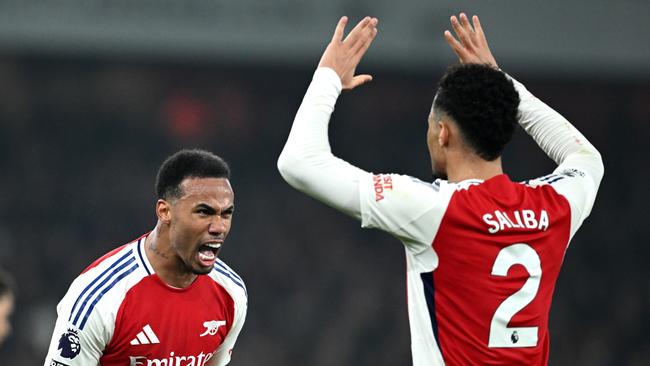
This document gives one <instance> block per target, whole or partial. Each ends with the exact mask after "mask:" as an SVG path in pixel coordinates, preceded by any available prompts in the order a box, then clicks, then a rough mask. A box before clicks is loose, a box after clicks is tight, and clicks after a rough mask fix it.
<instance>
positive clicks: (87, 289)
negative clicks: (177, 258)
mask: <svg viewBox="0 0 650 366" xmlns="http://www.w3.org/2000/svg"><path fill="white" fill-rule="evenodd" d="M143 250H144V237H141V238H139V239H137V240H135V241H133V242H131V243H128V244H125V245H122V246H120V247H118V248H116V249H114V250H111V251H110V252H108V253H106V254H105V255H103V256H102V257H100V258H99V259H97V260H96V261H94V262H93V263H92V264H91V265H90V266H88V267H87V268H86V269H85V270H84V271H83V272H82V273H81V274H80V275H79V276H78V277H77V278H76V279H75V280H74V281H73V282H72V284H71V285H70V288H69V290H68V292H67V294H66V295H65V296H64V298H63V300H62V301H61V303H60V305H61V310H62V311H64V312H66V313H68V315H69V320H70V322H71V323H72V325H73V326H76V327H78V328H80V329H81V328H83V326H84V325H85V322H86V321H87V319H88V318H89V317H90V316H91V314H93V313H102V314H107V311H108V313H112V312H114V311H117V308H119V306H120V304H121V301H122V300H123V299H124V296H125V294H126V292H127V291H128V290H129V289H130V288H132V287H133V286H134V285H136V284H137V283H139V282H140V281H141V280H142V279H143V278H145V277H147V276H149V275H151V273H153V272H152V269H151V267H150V264H149V263H148V262H146V260H145V259H144V252H143ZM100 300H101V301H100ZM98 308H101V310H99V311H98V310H97V309H98Z"/></svg>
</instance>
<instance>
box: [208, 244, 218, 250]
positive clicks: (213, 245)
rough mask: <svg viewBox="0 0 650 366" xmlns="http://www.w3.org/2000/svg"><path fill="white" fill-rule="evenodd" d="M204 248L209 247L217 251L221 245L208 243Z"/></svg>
mask: <svg viewBox="0 0 650 366" xmlns="http://www.w3.org/2000/svg"><path fill="white" fill-rule="evenodd" d="M206 246H208V247H210V248H212V249H219V248H221V244H220V243H217V244H212V243H209V244H206Z"/></svg>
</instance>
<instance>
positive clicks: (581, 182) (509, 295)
mask: <svg viewBox="0 0 650 366" xmlns="http://www.w3.org/2000/svg"><path fill="white" fill-rule="evenodd" d="M589 179H590V178H588V177H586V175H585V174H584V173H583V172H582V171H580V170H578V169H573V168H566V167H562V166H560V167H559V168H558V170H557V171H556V173H554V174H551V175H549V176H546V177H542V178H539V179H535V180H532V181H530V182H525V183H515V182H512V181H511V180H510V179H509V178H508V177H507V176H506V175H498V176H496V177H493V178H491V179H489V180H487V181H481V180H466V181H463V182H460V183H457V184H454V183H449V182H447V181H442V180H438V181H436V182H434V183H433V184H428V183H424V182H421V181H419V180H417V179H415V178H411V177H408V176H401V175H374V176H373V175H368V176H367V177H364V178H363V179H361V182H360V196H361V216H362V220H363V225H364V226H365V227H376V228H380V229H383V230H386V231H388V232H390V233H392V234H393V235H395V236H396V237H397V238H399V239H400V240H401V241H402V242H403V243H404V244H405V248H406V259H407V261H406V262H407V275H408V278H407V287H408V301H409V303H408V309H409V318H410V327H411V335H412V354H413V363H414V365H416V366H420V365H448V366H453V365H459V366H468V365H504V364H507V365H546V364H547V362H548V353H549V332H548V316H549V310H550V306H551V299H552V297H553V290H554V288H555V282H556V280H557V276H558V274H559V271H560V267H561V265H562V261H563V258H564V253H565V251H566V249H567V246H568V244H569V241H570V239H571V237H572V236H573V234H574V233H575V231H576V230H577V228H578V227H579V226H580V224H581V223H582V221H583V219H584V217H586V215H587V214H588V213H589V210H590V209H591V206H592V204H593V200H594V197H595V190H594V189H593V188H590V187H593V184H591V183H590V180H589Z"/></svg>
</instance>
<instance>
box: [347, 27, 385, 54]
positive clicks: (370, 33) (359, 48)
mask: <svg viewBox="0 0 650 366" xmlns="http://www.w3.org/2000/svg"><path fill="white" fill-rule="evenodd" d="M377 24H379V20H378V19H377V18H371V19H370V22H368V24H367V25H366V27H365V28H363V30H362V31H361V33H362V34H361V35H360V36H359V39H358V41H357V43H356V44H355V45H354V46H353V47H354V48H353V54H354V55H355V57H358V58H359V59H361V57H362V56H363V55H364V54H365V53H366V51H367V50H368V48H369V47H370V45H371V44H372V41H373V40H374V39H375V37H376V36H377Z"/></svg>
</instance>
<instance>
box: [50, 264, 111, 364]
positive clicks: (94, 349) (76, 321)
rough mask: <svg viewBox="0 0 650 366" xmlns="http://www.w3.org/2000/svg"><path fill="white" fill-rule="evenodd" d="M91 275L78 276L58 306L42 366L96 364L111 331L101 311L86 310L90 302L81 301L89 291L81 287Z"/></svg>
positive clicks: (85, 286) (89, 279)
mask: <svg viewBox="0 0 650 366" xmlns="http://www.w3.org/2000/svg"><path fill="white" fill-rule="evenodd" d="M94 278H95V277H94V276H90V275H88V272H86V273H84V274H82V275H81V276H79V277H77V279H75V280H74V281H73V282H72V285H70V288H69V290H68V292H67V293H66V294H65V296H64V297H63V299H61V301H60V302H59V304H58V305H57V308H56V310H57V320H56V324H55V326H54V331H53V333H52V340H51V341H50V347H49V349H48V352H47V356H46V357H45V363H44V365H45V366H61V365H67V366H88V365H93V366H94V365H98V364H99V359H100V358H101V356H102V352H103V350H104V347H105V345H106V344H107V343H108V341H109V340H110V332H109V330H108V328H107V327H106V326H105V323H106V322H105V321H104V320H103V319H102V316H103V314H102V312H100V311H92V312H87V311H86V310H87V309H88V307H89V306H90V305H91V302H88V301H87V302H86V303H85V304H84V300H85V297H84V295H87V294H88V291H87V290H86V291H85V293H84V290H85V289H87V288H89V285H90V281H91V280H93V279H94ZM86 315H87V317H86ZM84 318H86V320H85V322H83V321H84ZM82 322H83V326H82V327H81V326H80V325H81V324H82Z"/></svg>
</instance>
